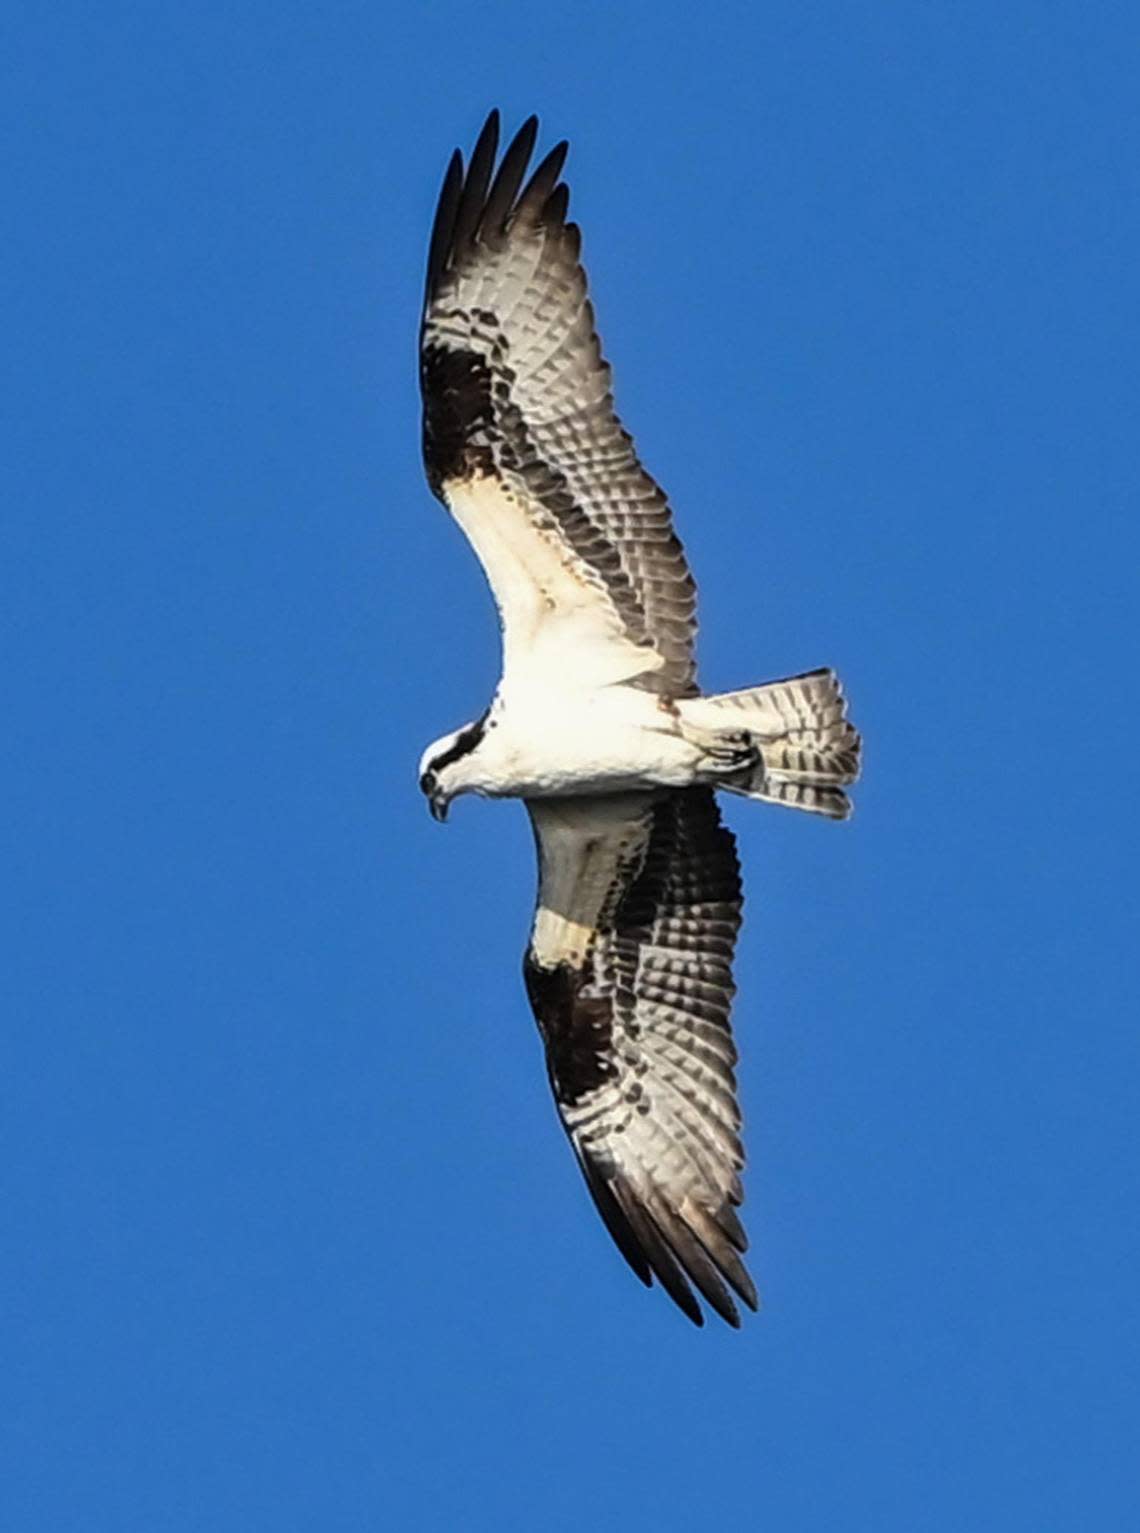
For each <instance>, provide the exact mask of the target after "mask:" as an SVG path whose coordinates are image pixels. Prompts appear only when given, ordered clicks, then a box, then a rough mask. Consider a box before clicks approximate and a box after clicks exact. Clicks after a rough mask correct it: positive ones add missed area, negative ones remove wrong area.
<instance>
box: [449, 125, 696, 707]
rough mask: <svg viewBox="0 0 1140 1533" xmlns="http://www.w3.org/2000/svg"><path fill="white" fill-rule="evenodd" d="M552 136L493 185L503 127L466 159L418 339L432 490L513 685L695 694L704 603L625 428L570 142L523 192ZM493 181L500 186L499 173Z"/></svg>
mask: <svg viewBox="0 0 1140 1533" xmlns="http://www.w3.org/2000/svg"><path fill="white" fill-rule="evenodd" d="M537 128H538V124H537V121H536V119H535V118H533V117H532V118H531V119H530V120H529V121H528V122H527V123H525V124H524V126H523V127H522V129H521V130H520V132H519V133H518V135H517V136H516V137H515V139H514V141H513V142H512V143H511V145H510V147H509V148H508V149H507V151H506V153H505V154H504V155H503V158H502V160H501V162H500V164H499V166H498V170H497V171H495V158H496V151H497V146H498V131H499V119H498V113H497V112H492V113H491V115H490V117H489V118H488V119H487V122H486V125H485V126H484V128H483V131H482V133H481V134H480V136H479V140H478V142H477V144H476V145H475V149H474V152H473V153H472V156H471V161H470V164H469V165H468V166H467V168H466V171H465V170H464V165H463V158H462V156H461V155H460V153H459V151H458V150H456V152H455V154H454V156H453V157H452V160H451V163H450V165H449V166H448V170H447V176H446V178H445V180H444V183H443V190H442V192H441V194H440V200H439V207H438V210H437V212H436V217H435V225H434V228H433V231H432V237H431V247H430V252H429V256H428V273H427V292H426V297H425V302H424V317H423V328H422V332H421V342H420V379H421V386H422V390H423V400H424V422H423V428H424V464H425V467H426V470H427V476H428V481H429V483H430V484H431V487H432V489H433V490H434V491H435V493H436V494H437V495H438V496H439V497H440V498H441V499H442V500H443V501H444V503H445V504H446V505H447V507H448V508H449V510H450V511H451V512H452V514H453V516H454V517H455V519H456V520H457V521H458V522H459V524H460V525H461V527H462V528H463V530H464V532H465V533H466V534H467V537H468V538H469V539H470V541H471V543H472V545H473V546H474V549H475V552H476V554H477V555H478V557H479V560H480V562H481V563H482V565H483V568H484V570H485V572H486V575H487V578H488V580H489V582H490V585H491V589H492V591H493V593H494V595H495V600H496V602H497V604H498V608H499V614H500V618H501V620H502V626H503V647H504V674H505V676H506V677H507V678H508V679H509V678H510V677H511V676H512V674H513V673H518V672H521V671H526V672H527V673H529V674H530V675H531V676H536V677H539V678H541V677H543V676H550V677H553V678H555V679H557V680H559V681H561V682H565V680H566V675H565V673H566V671H567V662H566V651H567V649H572V650H573V656H572V661H571V668H572V669H573V671H574V672H575V674H576V675H578V676H579V679H580V680H581V681H582V682H583V683H584V684H597V683H604V682H606V681H609V680H622V679H630V678H635V677H636V678H640V684H641V685H644V686H646V687H647V688H650V689H653V690H657V691H662V692H667V693H669V694H670V695H672V696H684V695H686V694H687V693H690V692H692V691H693V690H694V689H695V683H694V662H693V637H694V633H695V629H696V622H695V617H694V611H695V589H694V586H693V580H692V576H691V575H690V573H689V568H688V564H687V563H686V560H685V555H684V552H683V551H682V548H681V545H680V543H679V542H678V540H677V538H676V535H675V534H674V532H673V528H672V521H671V518H670V514H669V507H668V504H667V502H666V499H665V496H664V494H663V492H662V491H661V489H660V488H659V487H658V485H657V484H655V483H654V481H653V480H652V479H651V478H650V477H649V475H648V474H647V473H646V472H645V470H644V469H643V468H642V466H641V464H640V463H639V462H638V458H637V454H636V452H635V451H634V447H633V441H632V439H631V437H630V436H629V433H628V432H626V431H624V430H623V429H622V426H621V423H620V421H619V420H618V418H617V416H616V415H615V414H614V407H613V398H612V395H611V392H610V368H609V366H608V364H607V363H606V362H605V361H604V360H603V358H602V354H601V348H600V346H599V343H598V337H597V335H596V333H595V331H594V314H593V309H592V307H591V304H590V300H589V298H588V296H587V291H586V274H585V272H584V271H583V270H582V266H581V263H580V262H579V259H578V252H579V245H580V238H579V233H578V229H577V227H576V226H575V225H574V224H572V223H567V222H566V207H567V198H568V192H567V188H566V186H565V185H564V184H563V183H562V182H561V181H560V180H559V176H560V174H561V170H562V164H563V160H564V159H565V155H566V145H565V144H559V145H558V147H557V148H556V149H554V150H552V151H551V153H550V154H548V155H547V156H546V158H545V159H544V160H543V161H542V163H541V164H540V165H539V166H538V168H537V169H536V170H535V172H534V174H533V175H532V176H531V177H530V180H529V181H527V182H526V184H525V186H524V184H523V182H524V176H525V173H526V169H527V165H528V162H529V160H530V157H531V152H532V150H533V148H534V141H535V136H536V133H537ZM493 172H494V174H492V173H493Z"/></svg>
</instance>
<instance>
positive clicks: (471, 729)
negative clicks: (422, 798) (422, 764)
mask: <svg viewBox="0 0 1140 1533" xmlns="http://www.w3.org/2000/svg"><path fill="white" fill-rule="evenodd" d="M486 733H487V715H486V714H484V715H483V717H482V718H481V719H476V721H475V723H474V724H469V725H468V726H467V728H466V729H461V730H460V731H459V734H458V735H457V737H456V740H455V744H454V745H451V746H448V748H447V750H445V751H443V752H442V754H440V755H438V756H437V757H436V758H435V760H434V761H430V762H429V763H428V770H427V771H426V772H425V773H424V777H427V776H428V775H429V774H430V773H432V772H442V771H443V769H444V767H449V766H451V764H452V762H454V761H460V760H462V758H463V757H464V756H469V755H470V754H471V752H472V751H473V750H474V749H475V747H476V746H477V745H478V744H479V741H480V740H481V739H482V738H483V736H484V735H485V734H486ZM420 786H421V787H422V786H423V778H421V779H420Z"/></svg>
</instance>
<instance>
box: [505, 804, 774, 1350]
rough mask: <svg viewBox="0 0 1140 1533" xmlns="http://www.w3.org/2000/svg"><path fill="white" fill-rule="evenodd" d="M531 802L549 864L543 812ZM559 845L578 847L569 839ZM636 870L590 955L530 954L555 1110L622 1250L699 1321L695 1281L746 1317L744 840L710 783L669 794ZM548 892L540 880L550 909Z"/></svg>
mask: <svg viewBox="0 0 1140 1533" xmlns="http://www.w3.org/2000/svg"><path fill="white" fill-rule="evenodd" d="M530 808H531V813H532V815H533V816H534V818H535V825H536V830H537V832H538V835H539V840H540V860H541V854H542V851H543V846H542V831H543V825H542V817H541V810H540V809H538V808H537V806H535V805H533V804H532V805H531V806H530ZM551 839H552V840H553V838H551ZM587 840H588V832H584V841H583V844H584V846H585V844H586V842H587ZM551 855H552V856H557V857H561V858H563V859H565V858H566V857H567V855H568V843H567V840H566V838H565V835H563V837H562V839H561V840H560V841H559V842H558V843H555V845H554V848H553V851H552V853H551ZM584 855H585V853H584ZM626 867H627V870H628V872H629V874H630V876H629V879H628V883H627V884H626V886H625V887H624V888H623V889H621V890H620V891H618V892H617V894H616V895H615V898H614V899H613V900H612V901H610V902H609V908H608V909H605V908H603V910H602V913H601V914H600V915H599V916H598V917H597V921H598V932H597V936H596V938H595V940H594V942H593V944H592V946H591V947H590V948H589V951H588V952H587V953H586V954H585V956H584V958H583V959H582V960H581V962H579V963H577V964H575V963H572V962H568V961H567V962H560V963H558V964H553V965H547V966H544V965H543V964H542V963H540V962H538V961H537V960H536V957H535V953H534V951H533V949H532V951H531V952H529V953H528V955H527V958H526V961H525V965H524V972H525V976H526V983H527V990H528V994H529V995H530V1000H531V1004H532V1006H533V1008H534V1012H535V1016H536V1018H537V1020H538V1025H539V1030H540V1032H541V1034H542V1037H543V1041H544V1043H545V1046H546V1058H547V1066H548V1071H549V1075H550V1080H551V1085H552V1088H553V1090H554V1096H555V1101H556V1102H557V1105H558V1110H559V1113H560V1115H561V1117H562V1120H563V1123H564V1125H565V1127H566V1130H567V1133H568V1134H569V1136H570V1140H571V1143H572V1144H573V1146H574V1150H575V1153H576V1155H577V1157H578V1160H579V1163H580V1165H581V1167H582V1170H583V1172H584V1174H585V1177H586V1183H587V1186H588V1187H589V1189H590V1193H591V1195H592V1197H593V1199H594V1202H595V1204H596V1206H597V1208H598V1211H599V1213H600V1214H601V1216H602V1218H603V1219H604V1221H605V1223H606V1226H607V1228H608V1229H609V1231H610V1234H611V1235H612V1236H613V1238H614V1240H615V1242H616V1244H617V1245H618V1247H619V1249H620V1250H621V1252H622V1254H623V1255H624V1256H625V1258H626V1260H627V1261H628V1262H629V1264H630V1266H631V1267H632V1268H633V1270H634V1271H635V1272H636V1273H637V1275H638V1276H639V1277H640V1278H641V1279H642V1281H643V1282H647V1281H649V1280H650V1278H651V1277H653V1276H655V1277H656V1278H657V1279H658V1280H659V1282H660V1283H661V1285H662V1287H663V1288H665V1290H666V1292H668V1293H669V1294H670V1296H671V1297H672V1298H673V1299H674V1300H675V1301H676V1302H677V1304H678V1305H680V1307H681V1308H682V1309H683V1310H684V1311H685V1313H686V1314H687V1315H688V1316H689V1318H690V1319H692V1320H694V1321H695V1322H696V1323H697V1324H700V1323H701V1311H700V1306H699V1305H698V1303H697V1301H696V1299H695V1298H694V1296H693V1293H692V1289H691V1288H690V1286H689V1285H690V1284H692V1285H693V1286H694V1287H696V1289H697V1290H698V1292H699V1293H701V1294H702V1295H703V1297H704V1298H705V1299H706V1300H707V1302H708V1303H709V1304H710V1305H711V1306H712V1308H713V1309H715V1310H716V1311H717V1313H718V1314H720V1315H721V1316H723V1318H724V1319H725V1320H727V1321H728V1322H729V1324H730V1325H738V1324H739V1315H738V1313H737V1309H736V1306H735V1304H734V1303H733V1300H732V1297H731V1295H730V1293H729V1288H732V1289H734V1290H735V1291H736V1293H737V1294H738V1295H739V1296H740V1298H741V1299H743V1301H744V1302H745V1303H746V1304H747V1305H749V1306H750V1307H752V1308H755V1306H756V1302H757V1301H756V1290H755V1288H754V1286H753V1284H752V1281H751V1279H750V1278H749V1276H748V1273H747V1271H746V1270H745V1267H744V1264H743V1262H742V1261H741V1259H740V1258H741V1253H742V1252H743V1251H744V1250H745V1248H746V1244H747V1242H746V1240H745V1237H744V1231H743V1229H742V1227H741V1224H740V1220H739V1218H738V1216H737V1214H736V1206H737V1205H738V1204H739V1203H740V1201H741V1197H742V1189H741V1185H740V1176H739V1173H740V1170H741V1168H742V1166H743V1151H742V1148H741V1144H740V1138H739V1127H740V1113H739V1110H738V1108H737V1103H736V1083H735V1076H734V1072H733V1066H734V1063H735V1059H736V1051H735V1048H734V1045H733V1042H732V1036H731V1032H730V1030H729V1010H730V1006H731V1001H732V995H733V989H734V987H733V982H732V973H731V965H732V957H733V949H734V946H735V941H736V934H737V931H738V929H739V926H740V911H741V904H742V896H741V889H740V874H739V865H738V863H737V858H736V849H735V843H734V841H733V837H732V835H731V833H730V832H729V831H728V830H726V829H725V827H724V826H723V825H722V824H721V823H720V816H719V813H718V811H717V807H716V802H715V799H714V797H713V795H712V793H711V791H709V790H706V789H685V790H682V791H679V792H674V793H670V794H667V795H663V796H662V797H661V798H660V800H658V802H657V803H656V804H655V805H654V807H653V810H652V815H651V819H650V822H649V831H648V838H647V840H646V842H645V844H644V852H643V856H642V857H641V858H640V859H639V861H638V862H637V863H636V864H631V863H629V862H628V860H627V863H626ZM556 874H557V870H556V869H551V870H550V878H549V880H547V879H546V878H544V883H546V882H548V881H549V882H551V883H553V881H554V878H555V877H556ZM542 898H543V891H542V888H541V887H540V891H539V899H540V908H541V903H542ZM561 914H562V915H563V916H567V917H570V918H573V916H574V912H573V911H563V912H561Z"/></svg>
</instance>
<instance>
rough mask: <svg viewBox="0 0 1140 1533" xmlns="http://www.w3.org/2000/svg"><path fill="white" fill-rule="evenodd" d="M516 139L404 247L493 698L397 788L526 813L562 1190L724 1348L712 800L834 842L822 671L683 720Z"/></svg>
mask: <svg viewBox="0 0 1140 1533" xmlns="http://www.w3.org/2000/svg"><path fill="white" fill-rule="evenodd" d="M536 130H537V124H536V122H535V120H534V119H533V118H532V119H530V120H529V121H528V122H527V123H526V124H525V125H524V127H523V128H522V130H521V131H520V132H519V134H518V135H517V136H516V138H515V139H514V141H513V142H512V143H511V145H510V147H509V148H508V149H507V151H506V153H505V154H504V156H503V158H502V160H501V162H500V163H499V165H498V167H497V169H496V165H495V161H496V149H497V143H498V117H497V114H495V113H492V115H491V117H490V118H489V119H488V121H487V124H486V125H485V127H484V129H483V132H482V134H481V135H480V137H479V141H478V143H477V144H476V147H475V150H474V153H473V154H472V157H471V161H470V164H469V165H468V166H467V167H466V170H465V169H464V166H463V162H462V159H461V157H460V156H459V154H458V152H457V153H456V155H455V156H454V157H453V159H452V162H451V164H450V166H449V168H448V173H447V177H446V179H445V182H444V186H443V191H442V193H441V197H440V203H439V209H438V212H437V215H436V222H435V226H434V229H433V233H432V240H431V249H430V254H429V259H428V279H427V293H426V299H425V308H424V318H423V327H422V333H421V383H422V388H423V395H424V458H425V465H426V468H427V474H428V479H429V483H430V484H431V486H432V488H433V490H434V491H435V492H436V493H437V494H438V495H439V496H440V498H441V499H442V500H443V501H444V503H445V504H446V505H447V506H448V508H449V510H450V511H451V513H452V515H453V516H454V518H455V520H456V521H457V522H458V523H459V524H460V526H461V527H462V529H463V531H464V532H465V534H466V535H467V537H468V539H469V540H470V542H471V544H472V546H473V548H474V550H475V553H476V555H477V556H478V558H479V560H480V563H481V564H482V566H483V568H484V571H485V573H486V575H487V578H488V581H489V583H490V585H491V589H492V592H493V594H494V596H495V600H496V603H497V606H498V609H499V616H500V621H501V625H502V630H503V677H502V681H501V683H500V686H499V688H498V690H497V692H496V696H495V699H494V701H493V702H492V705H491V707H490V708H489V709H488V711H487V712H486V713H485V714H484V715H483V717H482V718H481V719H479V720H478V721H477V722H476V723H474V724H471V725H468V726H466V727H465V728H463V729H461V730H457V731H456V732H455V733H454V734H452V735H450V736H446V737H445V738H444V739H442V740H440V741H438V742H437V743H436V744H435V745H434V746H432V747H430V748H429V750H428V751H427V752H426V753H425V756H424V759H423V762H422V763H421V787H422V788H423V790H424V792H425V793H426V794H427V796H428V798H429V800H430V803H431V807H432V810H433V812H434V813H435V814H436V815H437V817H439V818H442V817H443V816H444V815H445V813H446V809H447V805H448V803H449V801H450V800H451V798H453V797H455V796H456V795H458V794H460V793H463V792H474V793H479V794H483V795H487V796H492V797H521V798H523V799H524V800H525V801H526V804H527V809H528V811H529V814H530V818H531V823H532V826H533V829H534V835H535V845H536V849H537V856H538V864H539V889H538V903H537V910H536V913H535V920H534V926H533V930H532V933H531V940H530V945H529V947H528V950H527V953H526V956H525V959H524V978H525V982H526V989H527V994H528V996H529V998H530V1002H531V1005H532V1007H533V1010H534V1013H535V1017H536V1019H537V1021H538V1026H539V1031H540V1033H541V1036H542V1039H543V1043H544V1045H545V1049H546V1061H547V1069H548V1074H549V1077H550V1082H551V1086H552V1088H553V1091H554V1097H555V1101H556V1103H557V1106H558V1111H559V1114H560V1116H561V1118H562V1122H563V1125H564V1127H565V1129H566V1132H567V1134H568V1136H569V1138H570V1142H571V1144H572V1146H573V1148H574V1152H575V1154H576V1156H577V1159H578V1162H579V1164H580V1166H581V1168H582V1171H583V1174H584V1176H585V1179H586V1183H587V1186H588V1187H589V1190H590V1193H591V1195H592V1197H593V1199H594V1202H595V1204H596V1206H597V1208H598V1211H599V1213H600V1214H601V1216H602V1218H603V1220H604V1221H605V1223H606V1226H607V1228H608V1229H609V1231H610V1234H611V1235H612V1236H613V1238H614V1240H615V1242H616V1244H617V1245H618V1247H619V1249H620V1250H621V1252H622V1254H623V1255H624V1257H625V1258H626V1260H627V1262H628V1263H629V1264H630V1266H631V1267H632V1268H633V1270H634V1271H635V1272H636V1273H637V1275H638V1276H639V1277H640V1278H641V1279H642V1281H643V1282H645V1283H647V1284H648V1283H651V1282H652V1280H653V1279H654V1278H656V1279H657V1280H658V1281H659V1282H660V1283H661V1284H662V1286H663V1287H664V1288H665V1289H666V1290H667V1292H668V1293H669V1294H670V1295H671V1296H672V1298H673V1299H675V1300H676V1302H677V1303H678V1305H680V1307H681V1308H682V1309H683V1310H684V1312H685V1313H686V1314H687V1315H688V1316H689V1317H690V1318H691V1319H692V1320H694V1321H695V1322H696V1323H698V1324H700V1323H701V1321H702V1315H701V1310H700V1306H699V1304H698V1302H697V1299H696V1298H695V1296H694V1294H693V1289H694V1288H696V1290H697V1291H698V1292H699V1293H700V1294H701V1295H703V1297H704V1298H705V1299H706V1301H707V1302H708V1303H709V1304H710V1305H711V1306H712V1307H713V1308H714V1309H715V1310H716V1311H717V1312H718V1313H719V1314H720V1315H722V1316H723V1317H724V1318H725V1319H726V1320H728V1321H729V1322H730V1323H731V1324H733V1325H736V1324H738V1323H739V1318H738V1313H737V1309H736V1306H735V1303H734V1301H733V1293H735V1294H736V1296H737V1297H738V1298H739V1299H741V1300H743V1302H744V1303H745V1304H747V1305H749V1306H751V1307H755V1305H756V1291H755V1288H754V1286H753V1284H752V1281H751V1279H750V1277H749V1276H748V1273H747V1272H746V1271H745V1268H744V1265H743V1262H742V1259H741V1257H742V1253H743V1252H744V1250H745V1246H746V1241H745V1237H744V1231H743V1229H742V1227H741V1224H740V1220H739V1218H738V1216H737V1213H736V1209H737V1207H738V1205H739V1204H740V1201H741V1184H740V1172H741V1169H742V1166H743V1152H742V1149H741V1143H740V1138H739V1129H740V1113H739V1109H738V1106H737V1100H736V1083H735V1076H734V1073H733V1067H734V1063H735V1059H736V1050H735V1046H734V1044H733V1040H732V1035H731V1032H730V1028H729V1009H730V1005H731V1000H732V995H733V989H734V987H733V982H732V960H733V952H734V947H735V942H736V936H737V932H738V930H739V927H740V912H741V904H742V895H741V885H740V872H739V865H738V862H737V856H736V849H735V842H734V839H733V837H732V834H731V832H730V831H728V830H727V829H726V828H725V827H724V826H723V825H722V824H721V821H720V815H719V811H718V808H717V804H716V798H715V792H716V790H717V789H725V790H727V791H730V792H733V793H736V794H740V795H742V796H744V797H748V798H753V799H759V800H766V801H769V802H776V803H782V804H787V805H790V806H792V807H796V808H801V809H806V810H809V811H811V812H813V813H816V814H819V815H823V816H825V817H828V818H833V819H842V818H844V817H845V816H846V815H847V813H848V812H849V807H850V806H849V803H848V800H847V797H846V794H845V791H844V790H845V788H846V787H847V786H848V785H849V784H850V783H851V782H853V781H854V779H855V777H856V776H857V774H858V755H859V737H858V735H857V734H856V733H855V731H854V729H853V728H852V726H851V725H850V724H849V723H848V722H847V719H846V711H845V705H844V700H843V696H842V692H841V690H840V688H839V684H838V681H837V680H836V678H835V676H834V674H833V673H832V672H831V671H815V672H810V673H807V674H805V675H803V676H799V677H792V678H789V679H788V680H786V681H781V682H774V683H769V684H767V685H765V686H760V687H752V688H748V689H745V690H744V691H741V692H735V693H727V694H721V695H718V696H713V697H702V696H701V695H700V694H699V693H698V690H697V685H696V670H695V663H694V658H693V640H694V636H695V627H696V624H695V615H694V612H695V591H694V586H693V581H692V577H691V575H690V572H689V568H688V565H687V562H686V560H685V556H684V553H683V551H682V549H681V545H680V543H679V542H678V541H677V538H676V535H675V533H674V532H673V528H672V521H671V517H670V512H669V507H668V504H667V502H666V500H665V496H664V494H663V493H662V491H661V490H660V488H659V487H658V486H657V485H656V484H655V483H654V481H653V480H652V479H651V478H650V477H649V476H648V474H646V472H645V470H644V469H643V468H642V467H641V464H640V462H639V461H638V458H637V455H636V453H635V451H634V447H633V443H632V440H631V438H630V437H629V435H628V433H627V432H625V431H624V430H623V428H622V427H621V424H620V422H619V421H618V419H617V417H616V415H615V413H614V410H613V401H612V397H611V393H610V370H609V367H608V365H607V364H606V363H605V362H604V361H603V359H602V356H601V351H600V347H599V344H598V339H597V335H596V333H595V330H594V323H593V312H592V309H591V306H590V302H589V299H588V297H587V292H586V279H585V275H584V272H583V270H582V267H581V264H580V262H579V258H578V252H579V236H578V231H577V229H576V228H575V226H574V225H573V224H569V223H567V222H566V208H567V191H566V187H565V185H564V184H562V183H561V181H560V179H559V178H560V174H561V169H562V164H563V161H564V158H565V152H566V146H565V145H564V144H562V145H559V146H558V147H557V148H556V149H555V150H553V151H552V152H551V153H550V154H549V155H547V157H546V159H545V160H543V161H542V162H541V164H540V165H539V166H538V168H537V169H536V170H535V171H534V173H533V174H532V175H531V177H530V179H529V180H525V184H524V178H525V174H526V169H527V165H528V162H529V160H530V156H531V153H532V150H533V147H534V141H535V136H536Z"/></svg>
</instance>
